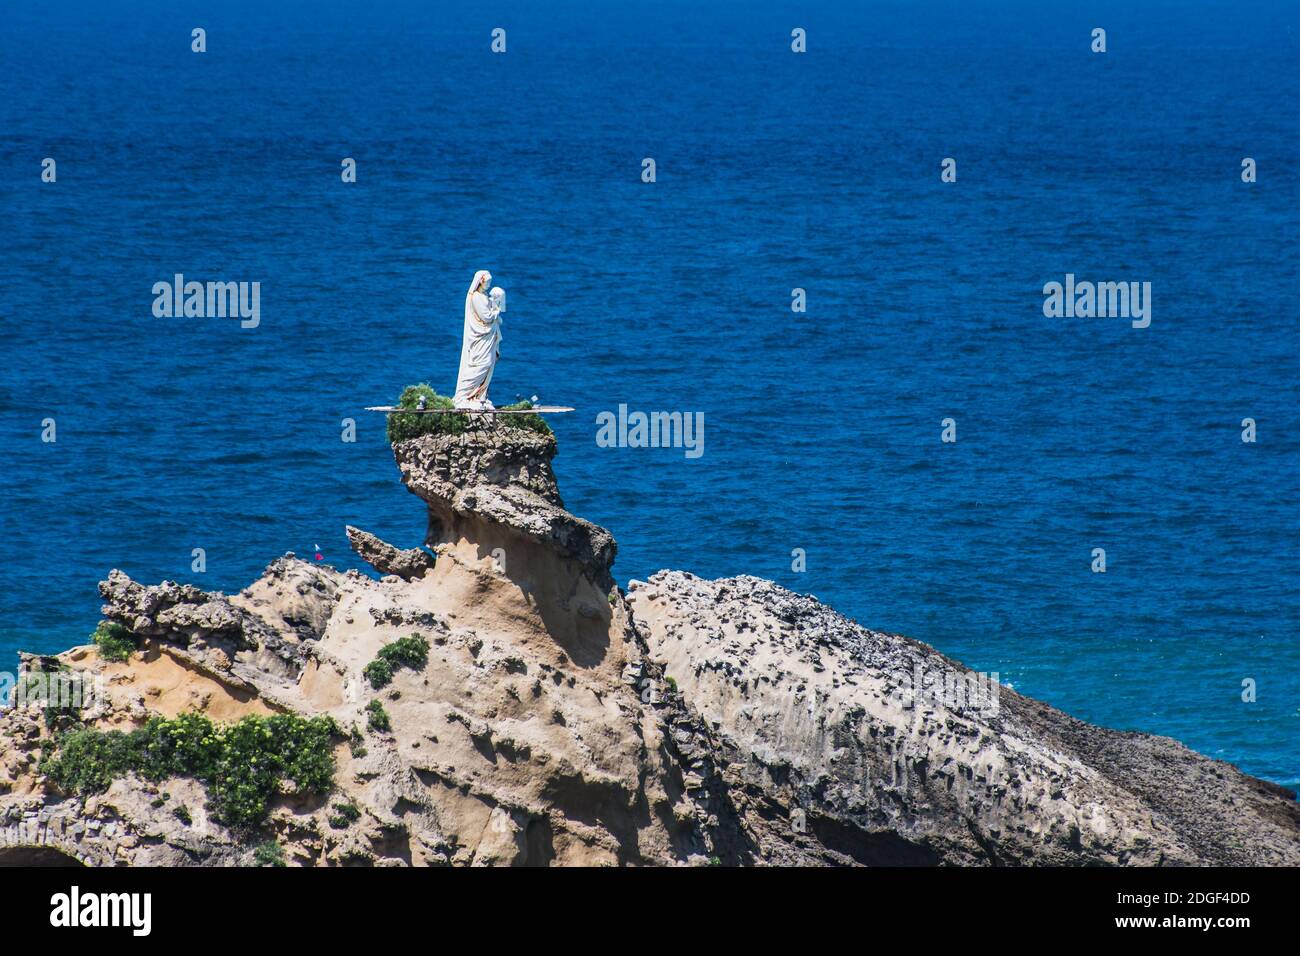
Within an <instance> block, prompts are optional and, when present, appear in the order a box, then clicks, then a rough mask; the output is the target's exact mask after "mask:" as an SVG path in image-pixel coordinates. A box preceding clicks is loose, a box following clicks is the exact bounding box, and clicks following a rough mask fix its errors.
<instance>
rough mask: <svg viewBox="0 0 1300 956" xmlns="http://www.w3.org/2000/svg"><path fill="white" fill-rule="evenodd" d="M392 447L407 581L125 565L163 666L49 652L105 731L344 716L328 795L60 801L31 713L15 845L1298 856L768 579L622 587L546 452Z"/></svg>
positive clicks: (529, 854)
mask: <svg viewBox="0 0 1300 956" xmlns="http://www.w3.org/2000/svg"><path fill="white" fill-rule="evenodd" d="M394 454H395V457H396V461H397V465H398V468H399V470H400V472H401V477H402V481H403V482H404V483H405V484H406V486H407V488H408V489H409V490H410V491H412V492H413V493H414V494H415V495H417V496H418V497H419V498H420V499H422V500H423V502H424V503H425V505H426V506H427V509H428V516H429V533H428V537H427V539H426V541H425V542H424V544H425V545H427V546H428V548H430V549H431V552H430V551H425V550H424V549H423V548H410V547H407V548H398V547H395V546H393V545H390V544H387V543H386V542H383V541H380V540H379V539H378V538H376V537H375V536H374V535H370V534H368V533H366V532H363V531H360V530H358V529H355V528H349V529H348V535H349V538H350V540H352V542H353V544H354V547H356V548H357V550H358V553H360V554H361V555H362V556H363V557H365V558H366V560H368V561H370V562H372V563H373V564H374V565H375V566H376V567H377V568H378V569H379V570H380V572H381V573H382V574H384V577H382V578H381V579H379V580H375V579H373V578H371V577H368V576H366V575H363V574H360V573H358V572H355V571H349V572H347V573H341V572H338V571H336V570H334V569H332V568H330V567H327V566H322V565H319V564H312V563H309V562H305V561H300V560H298V559H296V558H294V557H293V556H291V555H290V556H286V557H283V558H279V559H277V560H276V561H274V562H273V563H272V564H271V565H270V567H268V568H267V570H266V572H265V574H264V575H263V576H262V577H261V578H260V579H258V580H257V581H256V582H254V583H253V584H252V585H250V586H249V587H248V588H246V589H245V590H243V591H242V592H240V593H239V594H237V595H232V596H229V597H227V596H224V595H221V594H216V593H210V592H205V591H202V590H200V589H198V588H195V587H191V586H188V585H180V584H173V583H169V582H164V583H163V584H160V585H154V586H145V585H141V584H139V583H137V582H134V581H132V580H130V579H129V578H128V577H127V576H126V575H124V574H122V573H121V572H120V571H113V572H111V573H110V574H109V576H108V578H107V580H105V581H104V582H103V583H102V584H101V586H100V589H101V593H102V595H103V598H104V601H105V605H104V616H105V618H106V619H107V620H109V621H112V622H115V623H117V624H119V625H121V626H122V627H124V628H126V629H127V630H129V631H130V633H131V634H132V635H134V636H135V639H136V640H137V641H138V643H139V649H138V650H137V651H136V652H135V653H133V654H132V655H131V656H130V657H129V659H127V660H125V661H120V662H113V661H109V660H105V659H104V658H103V657H101V654H100V652H99V651H98V650H97V648H96V647H94V646H93V645H92V646H86V647H78V648H73V649H72V650H70V651H67V652H65V653H64V654H61V655H58V656H57V657H56V658H35V657H30V656H29V657H27V658H26V659H25V665H26V666H27V668H28V669H29V670H30V671H32V672H36V671H47V672H53V671H56V670H59V671H60V672H62V673H69V672H73V673H79V674H82V675H85V676H87V677H91V678H94V677H102V679H103V682H102V687H103V694H102V701H101V706H100V707H99V708H98V709H96V710H95V711H93V712H87V713H85V714H83V715H80V719H81V720H83V721H84V722H85V723H86V724H88V725H90V726H93V727H98V728H101V729H106V728H122V729H129V728H131V727H138V726H140V725H141V724H143V723H144V722H145V721H146V720H147V719H148V718H149V717H150V716H151V715H160V716H163V717H175V716H177V715H179V714H184V713H189V712H195V711H197V712H200V713H203V714H205V715H207V716H208V717H210V718H211V719H212V720H213V721H217V722H223V723H224V722H229V721H234V720H238V719H239V718H240V717H243V716H245V715H248V714H261V715H266V714H277V713H281V714H287V713H293V714H301V715H304V716H307V717H314V716H327V717H330V718H332V719H333V720H334V721H335V723H336V724H337V725H338V727H339V728H340V735H339V736H338V737H337V739H336V741H335V744H334V748H333V751H334V752H333V757H334V761H335V772H334V789H333V791H332V792H331V793H329V794H324V795H308V794H300V793H296V792H292V788H289V787H285V788H283V791H284V792H282V793H280V794H279V795H278V796H277V797H276V798H275V799H274V800H273V801H272V806H271V812H270V814H269V816H268V817H267V818H266V820H265V823H264V824H263V825H262V826H261V828H260V829H259V830H258V831H257V832H249V830H248V829H247V828H244V829H241V830H232V829H230V828H228V827H226V826H225V825H224V824H223V823H221V822H220V821H219V820H218V819H216V815H214V814H213V813H211V812H210V810H209V808H210V800H209V796H210V795H209V794H207V793H205V788H204V786H203V784H201V783H200V782H198V781H196V780H193V779H189V778H187V777H181V776H177V777H173V778H171V779H166V780H161V781H156V782H151V781H149V780H145V779H142V778H141V777H139V776H137V775H136V774H134V773H125V774H123V775H121V776H119V777H117V778H115V779H113V781H112V782H111V784H109V785H108V786H107V788H106V789H103V790H102V791H96V792H85V793H77V792H63V791H61V790H60V789H59V788H58V787H57V786H55V785H54V784H53V783H52V781H51V780H50V779H48V777H47V776H46V775H45V774H43V773H42V771H41V767H40V761H39V757H40V753H41V750H42V747H46V748H49V747H51V746H52V745H53V743H54V740H55V735H56V734H57V733H58V732H59V728H60V726H61V725H60V724H59V723H58V722H57V721H55V722H53V723H51V721H50V720H49V719H48V718H47V717H46V716H45V715H44V714H43V713H42V711H41V710H39V709H32V708H11V709H9V710H7V711H5V712H4V714H3V716H0V788H3V793H0V846H3V847H9V848H10V850H7V851H6V850H3V849H0V853H2V852H14V853H29V852H33V851H34V849H41V848H44V849H45V850H48V851H49V852H50V853H52V854H55V855H59V856H60V857H61V858H68V857H75V858H76V859H79V860H82V861H84V862H87V863H94V864H123V863H127V864H161V865H225V864H247V863H249V862H251V861H252V859H253V854H252V847H253V845H255V844H257V843H259V842H266V841H271V840H273V841H274V842H275V843H276V844H278V845H279V846H280V847H282V848H283V851H284V853H285V856H286V858H287V860H288V861H289V862H290V863H298V864H303V865H338V864H375V865H430V864H458V865H625V864H640V865H681V864H695V865H701V864H707V863H715V864H716V863H721V864H868V865H879V864H885V865H889V864H919V865H928V864H972V865H988V864H1031V863H1032V864H1040V863H1064V864H1085V863H1110V864H1203V863H1231V864H1246V863H1264V864H1289V865H1296V864H1300V810H1298V809H1297V804H1296V803H1295V799H1294V794H1291V793H1290V792H1289V791H1286V790H1284V789H1282V788H1280V787H1276V786H1274V785H1272V784H1268V783H1265V782H1263V781H1259V780H1256V779H1254V778H1251V777H1248V776H1245V775H1244V774H1241V773H1240V772H1238V771H1237V770H1236V769H1235V768H1233V767H1232V766H1230V765H1228V764H1225V763H1222V762H1219V761H1213V760H1209V759H1207V758H1205V757H1202V756H1200V755H1198V754H1195V753H1193V752H1191V751H1189V750H1187V749H1186V748H1185V747H1183V746H1181V745H1180V744H1178V743H1176V742H1175V741H1172V740H1168V739H1166V738H1160V737H1152V736H1148V735H1143V734H1135V733H1120V732H1116V731H1110V730H1105V729H1103V728H1099V727H1095V726H1091V725H1088V724H1085V723H1082V722H1080V721H1077V720H1074V719H1072V718H1070V717H1068V716H1067V715H1065V714H1062V713H1060V712H1059V711H1056V710H1054V709H1052V708H1051V707H1048V706H1046V705H1044V704H1041V703H1038V702H1036V701H1033V700H1030V699H1028V698H1024V697H1021V696H1020V695H1018V694H1016V693H1015V692H1014V691H1011V690H1010V689H1009V688H997V689H996V693H995V694H994V695H993V699H992V700H990V698H989V695H988V694H987V693H985V695H984V696H982V697H979V698H978V699H977V698H976V696H975V695H971V696H965V695H962V694H957V695H955V696H954V695H951V694H949V695H947V696H945V695H936V694H930V693H925V692H923V690H922V687H923V682H924V680H933V681H934V682H935V684H934V686H938V687H948V688H956V687H957V686H960V685H962V683H963V682H965V681H967V680H968V679H969V678H970V676H971V675H969V674H967V672H966V671H965V669H964V668H962V667H961V665H959V664H957V663H956V662H954V661H951V660H949V659H948V658H946V657H944V656H943V655H941V654H939V653H938V652H937V651H935V650H934V649H933V648H930V647H928V646H926V645H924V644H921V643H919V642H916V641H913V640H910V639H908V638H904V637H900V636H897V635H890V634H882V633H879V632H876V631H871V630H869V629H867V628H864V627H861V626H859V625H857V624H854V623H853V622H851V621H849V620H847V619H845V618H843V617H842V616H840V615H838V614H836V613H835V612H834V611H832V610H830V609H829V608H827V607H825V606H823V605H821V604H819V603H818V602H817V601H816V600H814V599H812V598H810V597H804V596H800V595H797V594H793V593H791V592H789V591H786V590H785V589H783V588H780V587H778V586H776V585H774V584H772V583H770V582H765V581H761V580H758V579H755V578H749V577H740V578H732V579H727V580H719V581H705V580H701V579H699V578H696V577H693V576H692V575H689V574H685V573H682V572H677V571H665V572H660V573H659V574H657V575H655V576H654V577H653V578H651V580H650V581H649V582H633V583H632V585H631V587H630V588H629V592H628V594H627V595H624V594H623V593H622V592H620V591H619V589H618V588H617V587H616V586H615V585H614V581H613V576H612V573H611V566H612V563H613V560H614V554H615V544H614V539H613V537H612V536H611V535H610V534H609V532H608V531H606V530H605V529H603V528H600V527H598V526H596V525H594V524H591V523H590V522H587V521H584V520H582V519H580V518H577V517H575V516H574V515H572V514H570V513H569V512H567V511H566V510H565V509H564V505H563V501H562V499H561V497H560V494H559V490H558V487H557V484H556V480H555V475H554V471H553V469H552V467H551V460H552V458H553V456H554V454H555V443H554V439H553V438H551V437H550V436H549V435H542V434H539V433H537V432H532V431H524V430H518V429H507V428H501V427H498V428H486V429H480V430H474V431H470V432H466V433H464V434H461V435H444V436H425V437H421V438H416V439H411V440H408V441H404V442H401V443H399V444H398V445H397V446H395V448H394ZM412 634H415V635H419V636H421V637H422V638H424V639H425V641H427V644H428V655H427V663H426V664H425V665H424V666H423V667H422V668H420V667H417V668H410V667H406V668H398V669H397V670H395V671H394V673H393V674H392V677H391V681H389V682H388V683H386V684H382V686H375V681H374V679H373V678H371V677H368V676H367V675H366V674H365V673H364V671H365V668H366V667H367V665H368V664H370V663H371V662H372V661H374V660H375V659H376V657H377V656H379V654H380V651H381V649H382V648H384V647H385V646H387V645H391V644H392V643H393V642H394V641H397V640H399V639H400V638H403V637H408V636H410V635H412ZM921 675H925V677H924V678H922V677H921ZM918 681H921V683H918ZM986 691H987V688H986ZM376 701H377V702H378V704H376V703H375V702H376ZM376 707H378V708H380V709H381V710H382V712H383V713H384V714H385V715H386V717H387V720H386V722H385V721H379V722H376V721H375V720H374V719H373V715H374V713H375V708H376ZM385 723H386V724H387V726H386V727H385V726H384V724H385ZM177 807H183V808H184V809H185V812H184V813H178V811H177Z"/></svg>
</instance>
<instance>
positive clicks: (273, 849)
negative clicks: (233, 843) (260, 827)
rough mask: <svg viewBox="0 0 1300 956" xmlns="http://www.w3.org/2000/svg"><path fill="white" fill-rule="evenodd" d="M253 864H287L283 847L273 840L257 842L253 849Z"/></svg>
mask: <svg viewBox="0 0 1300 956" xmlns="http://www.w3.org/2000/svg"><path fill="white" fill-rule="evenodd" d="M253 866H288V864H287V863H285V861H284V848H283V847H282V846H280V844H278V843H276V842H275V841H274V840H267V841H266V842H265V843H260V844H258V846H257V848H256V849H255V850H253Z"/></svg>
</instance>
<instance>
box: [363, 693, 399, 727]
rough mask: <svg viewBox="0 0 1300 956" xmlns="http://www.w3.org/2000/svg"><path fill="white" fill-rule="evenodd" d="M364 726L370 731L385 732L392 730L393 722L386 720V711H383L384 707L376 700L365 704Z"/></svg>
mask: <svg viewBox="0 0 1300 956" xmlns="http://www.w3.org/2000/svg"><path fill="white" fill-rule="evenodd" d="M366 715H367V717H366V725H367V726H368V727H369V728H370V729H371V730H378V731H382V732H387V731H389V730H392V729H393V722H392V721H391V720H389V718H388V711H386V710H384V705H383V704H381V703H380V702H379V701H377V700H372V701H371V702H370V703H368V704H366Z"/></svg>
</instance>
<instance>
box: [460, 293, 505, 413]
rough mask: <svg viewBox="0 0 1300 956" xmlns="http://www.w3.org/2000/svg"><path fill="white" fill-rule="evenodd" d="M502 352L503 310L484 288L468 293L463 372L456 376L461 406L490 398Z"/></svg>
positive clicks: (462, 351) (461, 369)
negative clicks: (489, 390) (489, 393)
mask: <svg viewBox="0 0 1300 956" xmlns="http://www.w3.org/2000/svg"><path fill="white" fill-rule="evenodd" d="M500 354H501V310H500V308H498V306H497V304H496V303H495V302H493V301H492V300H490V299H489V298H488V297H487V296H485V295H484V294H483V293H482V292H471V293H470V294H469V295H467V296H466V297H465V333H464V338H463V340H462V342H461V347H460V373H459V374H458V376H457V378H456V397H455V404H456V405H457V406H458V407H464V406H469V405H475V404H477V403H479V402H482V401H484V400H486V399H487V394H488V386H489V385H491V384H492V372H493V371H494V370H495V369H496V364H497V357H498V356H499V355H500Z"/></svg>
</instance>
